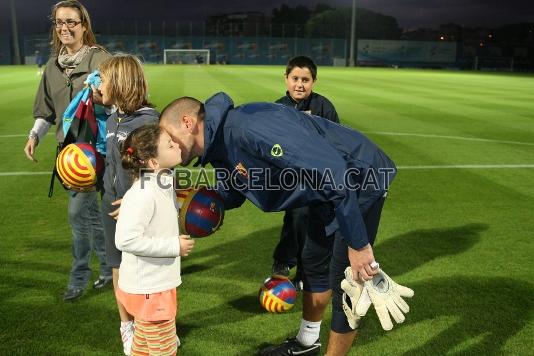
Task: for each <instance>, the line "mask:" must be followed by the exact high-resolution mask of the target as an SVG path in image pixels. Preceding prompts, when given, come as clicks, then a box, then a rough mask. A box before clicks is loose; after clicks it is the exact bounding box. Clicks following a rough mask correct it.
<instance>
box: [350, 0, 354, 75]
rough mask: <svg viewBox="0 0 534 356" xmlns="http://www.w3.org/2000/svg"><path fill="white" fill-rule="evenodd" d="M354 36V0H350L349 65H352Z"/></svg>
mask: <svg viewBox="0 0 534 356" xmlns="http://www.w3.org/2000/svg"><path fill="white" fill-rule="evenodd" d="M355 37H356V0H352V18H351V24H350V51H349V66H350V67H354V64H355V62H356V61H355V59H354V42H355Z"/></svg>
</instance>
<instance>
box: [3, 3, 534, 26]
mask: <svg viewBox="0 0 534 356" xmlns="http://www.w3.org/2000/svg"><path fill="white" fill-rule="evenodd" d="M55 2H56V1H55V0H15V3H16V10H17V17H18V22H19V27H20V28H23V29H24V30H28V29H30V30H33V29H34V28H35V27H37V28H38V29H39V28H42V27H43V26H44V24H46V22H44V21H45V20H46V16H47V15H48V14H49V12H50V7H51V5H53V4H54V3H55ZM82 2H83V3H84V4H85V6H86V7H87V8H88V9H89V11H90V13H91V16H92V18H93V20H97V21H112V20H114V19H116V20H128V19H143V18H144V19H147V20H148V19H151V20H180V21H184V20H202V19H203V18H206V17H207V16H209V15H213V14H218V13H227V12H237V11H262V12H265V13H267V14H270V13H271V10H272V8H274V7H279V6H280V4H282V3H286V4H291V6H295V5H296V4H298V3H299V2H300V3H302V4H305V5H306V6H307V7H313V6H314V5H315V4H317V3H328V4H329V5H330V6H333V7H350V6H351V4H352V1H351V0H322V1H321V0H307V1H304V0H303V1H287V0H286V1H279V0H274V1H265V0H263V1H259V0H222V1H220V0H194V1H161V0H159V1H158V0H151V1H150V0H142V1H141V0H116V1H113V0H85V1H82ZM357 4H358V6H360V7H364V8H367V9H370V10H374V11H377V12H380V13H383V14H386V15H391V16H394V17H395V18H397V20H398V22H399V25H400V26H401V27H403V28H408V29H413V28H418V27H436V26H437V25H439V24H444V23H448V22H454V23H457V24H460V25H465V26H486V27H496V26H500V25H503V24H509V23H518V22H534V0H357ZM9 14H10V11H9V0H0V31H1V33H2V34H6V33H7V32H9V31H10V26H11V23H10V16H9ZM37 24H40V25H37ZM45 28H46V27H45ZM41 31H42V30H41Z"/></svg>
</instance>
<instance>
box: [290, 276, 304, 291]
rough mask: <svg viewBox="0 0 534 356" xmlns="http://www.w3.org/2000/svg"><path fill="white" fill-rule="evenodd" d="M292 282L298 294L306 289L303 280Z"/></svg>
mask: <svg viewBox="0 0 534 356" xmlns="http://www.w3.org/2000/svg"><path fill="white" fill-rule="evenodd" d="M291 282H293V285H294V286H295V290H296V291H297V292H302V290H303V289H304V282H302V280H301V279H297V278H293V280H292V281H291Z"/></svg>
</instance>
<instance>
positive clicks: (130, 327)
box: [120, 321, 135, 356]
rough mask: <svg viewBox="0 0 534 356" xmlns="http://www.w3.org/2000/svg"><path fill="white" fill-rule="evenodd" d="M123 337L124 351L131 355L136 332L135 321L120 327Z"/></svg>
mask: <svg viewBox="0 0 534 356" xmlns="http://www.w3.org/2000/svg"><path fill="white" fill-rule="evenodd" d="M120 331H121V339H122V351H124V354H125V355H127V356H129V355H130V354H131V353H132V343H133V337H134V332H135V325H134V323H133V321H132V322H131V323H128V324H127V325H125V326H121V327H120Z"/></svg>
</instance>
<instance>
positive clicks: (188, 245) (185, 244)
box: [180, 235, 195, 257]
mask: <svg viewBox="0 0 534 356" xmlns="http://www.w3.org/2000/svg"><path fill="white" fill-rule="evenodd" d="M194 246H195V240H193V239H192V238H191V236H189V235H180V256H183V257H185V256H188V255H189V254H190V253H191V250H192V249H193V247H194Z"/></svg>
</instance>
